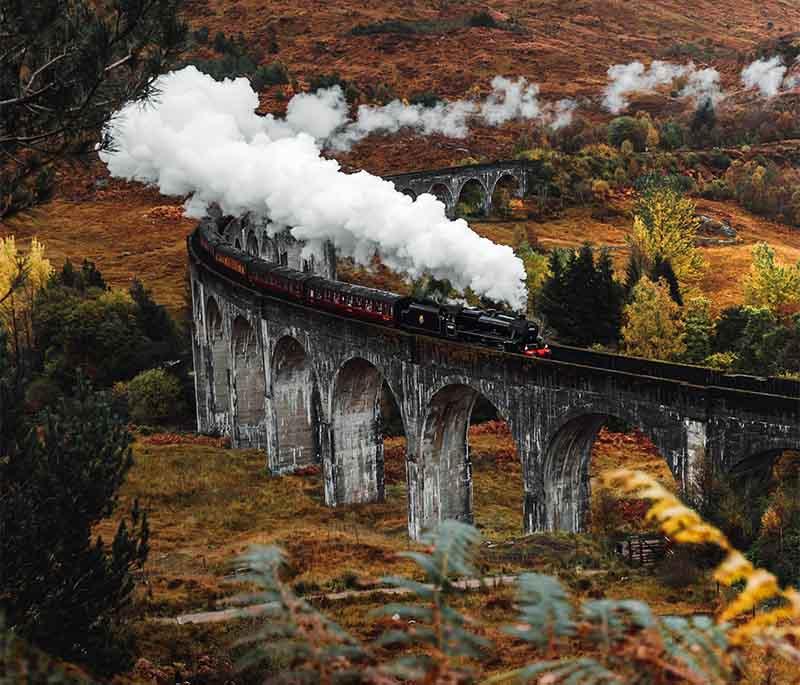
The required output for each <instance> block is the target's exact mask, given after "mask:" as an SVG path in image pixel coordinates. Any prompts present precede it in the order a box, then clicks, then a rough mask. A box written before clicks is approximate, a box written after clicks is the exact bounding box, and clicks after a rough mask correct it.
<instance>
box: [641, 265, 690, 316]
mask: <svg viewBox="0 0 800 685" xmlns="http://www.w3.org/2000/svg"><path fill="white" fill-rule="evenodd" d="M648 276H650V280H651V281H653V283H657V282H658V281H659V280H660V279H664V282H665V283H666V284H667V285H668V286H669V296H670V297H671V298H672V299H673V300H674V301H675V304H677V305H678V306H679V307H682V306H683V296H682V295H681V286H680V284H679V283H678V277H677V276H676V275H675V270H674V269H673V268H672V262H671V261H670V260H669V259H664V258H663V257H662V256H660V255H657V256H656V258H655V259H654V260H653V263H652V264H651V266H650V269H649V272H648Z"/></svg>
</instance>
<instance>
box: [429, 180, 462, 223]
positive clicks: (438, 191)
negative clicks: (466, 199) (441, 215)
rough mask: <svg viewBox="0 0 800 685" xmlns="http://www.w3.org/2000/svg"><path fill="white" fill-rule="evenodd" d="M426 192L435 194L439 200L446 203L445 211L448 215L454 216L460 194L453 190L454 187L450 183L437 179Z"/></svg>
mask: <svg viewBox="0 0 800 685" xmlns="http://www.w3.org/2000/svg"><path fill="white" fill-rule="evenodd" d="M424 192H426V193H428V194H429V195H433V196H434V197H435V198H436V199H437V200H439V201H440V202H441V203H442V204H443V205H444V208H445V213H446V214H447V215H448V216H452V214H453V211H454V210H455V207H456V201H457V198H458V195H456V194H455V193H454V192H453V189H452V188H451V187H450V186H449V185H447V184H446V183H442V182H440V181H437V182H435V183H432V184H431V185H430V186H429V187H428V189H427V190H426V191H424Z"/></svg>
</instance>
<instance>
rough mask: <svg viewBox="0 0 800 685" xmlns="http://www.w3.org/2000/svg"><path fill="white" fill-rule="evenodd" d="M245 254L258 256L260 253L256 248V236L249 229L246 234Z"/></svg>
mask: <svg viewBox="0 0 800 685" xmlns="http://www.w3.org/2000/svg"><path fill="white" fill-rule="evenodd" d="M247 254H249V255H251V256H253V257H258V256H259V254H260V251H259V249H258V238H256V234H255V232H254V231H250V232H249V233H248V234H247Z"/></svg>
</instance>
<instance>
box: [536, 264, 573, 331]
mask: <svg viewBox="0 0 800 685" xmlns="http://www.w3.org/2000/svg"><path fill="white" fill-rule="evenodd" d="M569 259H570V252H569V251H568V250H563V249H555V250H553V251H552V252H551V253H550V261H549V264H548V268H549V271H550V276H549V278H547V280H545V282H544V284H543V285H542V288H541V290H540V291H539V296H538V298H537V309H538V311H539V315H540V316H541V317H542V319H543V320H544V322H545V323H546V324H547V326H549V327H551V328H552V329H554V330H555V331H556V332H557V333H558V335H559V337H560V338H562V339H563V340H564V342H567V341H568V332H569V331H571V320H570V318H569V312H568V311H567V309H566V306H565V302H566V300H567V280H566V266H567V263H568V261H569Z"/></svg>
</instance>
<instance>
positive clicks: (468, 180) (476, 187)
mask: <svg viewBox="0 0 800 685" xmlns="http://www.w3.org/2000/svg"><path fill="white" fill-rule="evenodd" d="M453 194H454V195H455V198H456V199H455V202H454V205H455V206H456V207H458V205H459V204H461V203H462V202H469V201H470V195H474V196H475V197H474V202H472V203H471V204H472V205H473V206H475V208H476V209H477V213H478V214H480V215H482V216H486V215H487V214H488V213H489V211H490V209H491V205H492V195H491V193H490V192H489V188H488V187H487V184H486V182H485V181H484V180H483V179H481V178H480V177H478V176H468V177H465V178H462V179H460V180H459V182H458V185H457V186H456V190H455V192H454V193H453Z"/></svg>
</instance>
